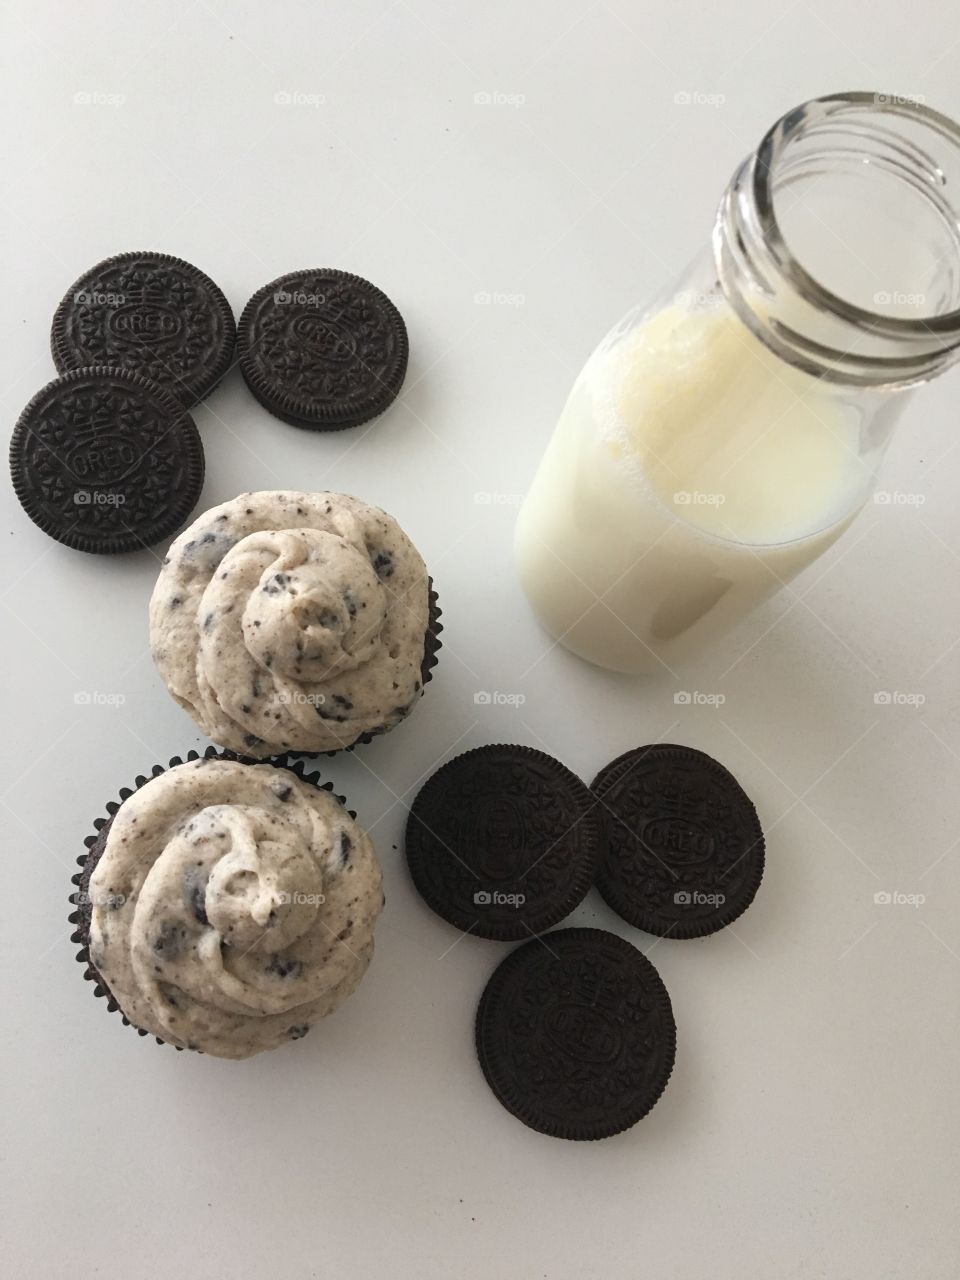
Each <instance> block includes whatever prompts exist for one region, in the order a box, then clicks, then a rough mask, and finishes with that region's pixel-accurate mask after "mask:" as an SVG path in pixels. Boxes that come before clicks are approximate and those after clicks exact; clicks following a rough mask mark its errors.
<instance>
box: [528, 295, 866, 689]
mask: <svg viewBox="0 0 960 1280" xmlns="http://www.w3.org/2000/svg"><path fill="white" fill-rule="evenodd" d="M858 431H859V414H858V412H857V410H856V409H855V408H854V407H853V406H852V405H850V404H844V403H842V402H841V401H840V400H839V399H838V397H837V389H836V388H835V387H833V388H831V387H828V386H827V385H825V384H823V383H820V382H818V381H817V380H816V379H814V378H811V377H809V376H808V375H806V374H803V373H801V372H799V371H797V370H794V369H792V368H790V367H789V366H787V365H785V364H784V363H783V362H782V361H780V360H778V359H777V358H776V357H775V356H773V355H772V354H771V353H770V352H768V351H767V349H766V347H764V346H763V344H762V343H760V342H759V341H758V340H757V339H756V338H754V337H753V335H752V334H750V332H749V331H748V330H747V329H746V328H745V327H744V326H743V325H742V324H741V323H740V321H739V320H738V319H737V318H736V316H735V315H734V314H733V313H732V312H731V311H729V310H728V309H727V308H726V307H725V306H719V307H717V306H711V307H703V308H701V309H695V310H692V309H690V308H688V307H686V306H680V305H671V306H669V307H667V308H666V309H665V310H663V311H660V312H659V313H657V314H655V315H654V316H653V317H652V318H651V319H649V320H647V321H646V322H645V323H643V324H642V325H641V326H640V327H639V328H637V329H633V330H631V331H630V332H628V333H627V334H626V336H625V337H623V338H620V339H618V340H617V341H616V342H615V343H614V344H613V345H609V344H604V345H603V346H601V348H599V349H598V350H597V351H596V352H595V353H594V355H593V356H592V357H591V358H590V360H589V361H588V362H587V364H586V366H585V367H584V369H583V371H582V372H581V374H580V377H579V378H578V380H577V382H576V384H575V385H574V388H573V390H572V391H571V393H570V398H569V400H568V401H567V405H566V407H565V409H564V411H563V414H562V415H561V418H560V421H559V423H558V424H557V427H556V430H555V432H554V435H553V438H552V440H551V441H550V444H549V445H548V447H547V450H546V453H545V454H544V456H543V460H542V461H541V464H540V469H539V471H538V472H537V475H536V477H535V478H534V481H533V484H532V486H531V489H530V492H529V493H528V495H527V497H526V500H525V502H524V505H523V508H522V510H521V512H520V516H519V520H518V524H517V535H516V550H517V559H518V567H519V572H520V577H521V581H522V583H523V587H524V589H525V591H526V593H527V595H528V597H529V599H530V601H531V603H532V605H533V607H534V609H535V610H536V612H537V614H538V616H539V618H540V620H541V621H542V622H543V624H544V626H545V627H546V628H547V630H548V631H550V632H551V634H552V635H553V636H555V637H556V638H557V639H558V640H560V641H562V643H563V644H564V645H566V646H567V648H569V649H571V650H572V651H573V652H574V653H577V654H579V655H580V656H581V657H584V658H587V659H589V660H590V661H591V662H595V663H597V664H599V665H600V666H604V667H609V668H611V669H613V670H615V671H627V672H643V671H662V670H664V669H665V668H667V669H670V670H672V669H673V668H674V667H675V666H676V664H677V663H679V662H681V661H682V660H683V659H684V658H685V657H686V656H687V655H688V654H690V653H692V652H693V651H695V650H698V649H703V648H705V647H706V646H707V645H708V644H709V642H710V640H711V639H712V638H713V637H715V636H717V635H719V634H720V633H721V632H722V631H724V630H726V629H727V628H728V627H730V626H732V625H733V624H734V623H736V622H737V621H738V620H739V619H741V618H742V617H744V615H745V614H747V613H749V612H750V610H751V609H753V608H755V607H756V605H757V604H759V603H760V602H762V601H763V600H764V599H766V598H767V597H768V596H770V595H772V594H773V593H774V592H775V591H776V590H777V589H778V588H779V587H780V586H782V585H783V584H784V583H785V582H787V581H789V579H790V578H792V577H794V575H795V574H797V573H799V572H800V570H801V569H803V568H805V567H806V566H807V565H808V564H810V562H811V561H812V560H815V559H816V557H817V556H818V555H820V554H821V552H823V551H824V550H826V548H827V547H828V546H829V545H830V544H831V543H832V542H833V541H834V540H835V539H836V538H837V537H839V535H840V534H841V533H842V532H843V530H844V529H845V528H846V527H847V525H848V524H849V523H850V521H851V520H852V519H853V516H854V515H855V514H856V512H857V511H858V510H859V508H860V506H861V505H862V504H863V502H864V500H865V499H866V497H867V494H868V492H869V489H870V484H871V475H870V474H869V472H868V468H867V464H866V463H865V462H864V461H863V459H862V458H861V457H860V455H859V446H858Z"/></svg>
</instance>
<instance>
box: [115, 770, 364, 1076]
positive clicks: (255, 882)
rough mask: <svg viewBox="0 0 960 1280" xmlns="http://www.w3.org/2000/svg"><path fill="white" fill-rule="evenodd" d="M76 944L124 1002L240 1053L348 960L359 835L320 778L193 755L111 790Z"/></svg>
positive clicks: (174, 1038) (357, 937) (306, 1018)
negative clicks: (86, 945) (117, 802)
mask: <svg viewBox="0 0 960 1280" xmlns="http://www.w3.org/2000/svg"><path fill="white" fill-rule="evenodd" d="M90 895H91V902H92V904H93V906H92V913H91V925H90V959H91V961H92V963H93V965H94V967H95V968H96V969H97V970H98V972H99V973H100V974H101V976H102V977H103V979H104V981H105V982H106V984H107V986H108V987H109V988H110V991H111V993H112V994H113V996H114V998H115V999H116V1001H117V1003H118V1004H119V1005H120V1007H121V1009H122V1010H123V1012H124V1013H125V1014H126V1016H127V1017H128V1018H129V1019H130V1021H131V1022H133V1023H134V1024H135V1025H136V1026H138V1027H141V1028H143V1029H144V1030H146V1031H149V1032H151V1033H153V1034H154V1035H158V1036H160V1038H161V1039H163V1040H166V1041H168V1042H170V1043H172V1044H176V1045H180V1046H183V1047H188V1048H193V1049H199V1050H202V1051H203V1052H205V1053H210V1054H215V1055H217V1056H219V1057H225V1058H245V1057H249V1056H250V1055H251V1054H254V1053H259V1052H260V1051H261V1050H264V1049H272V1048H275V1047H276V1046H277V1045H280V1044H283V1043H284V1042H285V1041H287V1040H289V1039H291V1038H292V1039H297V1038H299V1036H301V1035H303V1034H304V1033H305V1032H306V1030H307V1029H308V1028H309V1026H310V1025H311V1023H313V1022H315V1021H316V1020H317V1019H318V1018H321V1017H323V1016H325V1015H326V1014H328V1013H330V1012H332V1010H333V1009H335V1008H336V1007H337V1005H339V1004H340V1003H341V1002H342V1000H344V999H345V998H346V996H347V995H349V994H350V992H351V991H352V990H353V988H354V987H355V986H356V984H357V983H358V982H359V980H360V978H361V977H362V976H363V973H364V971H365V970H366V967H367V964H368V963H369V960H370V956H371V954H372V951H373V929H374V925H375V923H376V920H377V916H378V915H379V913H380V910H381V907H382V904H383V890H382V884H381V878H380V869H379V866H378V864H377V860H376V855H375V854H374V851H373V846H372V844H371V842H370V840H369V838H368V837H367V836H366V834H365V833H364V832H363V831H362V829H361V828H360V827H359V826H358V825H357V823H356V822H355V821H354V820H353V819H352V818H351V817H350V815H349V814H348V813H347V811H346V810H345V809H344V808H343V806H342V805H341V804H340V803H339V802H338V801H337V800H336V799H335V797H334V796H333V795H331V793H330V792H329V791H324V790H318V789H317V788H316V787H314V786H311V785H310V784H308V783H304V782H301V781H300V779H299V778H297V777H296V776H295V775H293V774H291V773H289V772H288V771H285V770H278V769H275V768H273V766H271V765H245V764H241V763H239V762H236V761H221V760H196V761H192V762H191V763H189V764H183V765H178V766H176V767H175V768H172V769H170V770H168V771H167V772H166V773H163V774H160V775H159V776H158V777H156V778H154V779H152V780H151V781H150V782H148V783H147V784H146V785H145V786H143V787H142V788H141V789H140V790H139V791H137V792H135V793H134V794H133V795H132V796H130V797H129V798H128V799H127V800H126V801H124V803H123V804H122V805H121V807H120V809H119V810H118V812H117V814H116V816H115V817H114V819H113V821H112V823H111V826H110V829H109V831H108V833H107V837H106V842H105V845H104V848H103V851H102V853H101V855H100V860H99V862H98V863H97V866H96V869H95V870H94V872H93V875H92V876H91V879H90Z"/></svg>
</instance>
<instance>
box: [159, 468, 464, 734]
mask: <svg viewBox="0 0 960 1280" xmlns="http://www.w3.org/2000/svg"><path fill="white" fill-rule="evenodd" d="M435 601H436V597H435V595H434V593H433V592H432V590H431V582H430V578H429V576H428V574H427V568H426V565H425V564H424V562H423V559H422V558H421V556H420V553H419V552H418V551H417V549H416V547H415V546H414V545H413V543H412V542H411V541H410V539H409V538H408V537H407V535H406V534H405V533H404V532H403V530H402V529H401V528H400V526H399V525H398V524H397V522H396V521H395V520H394V519H393V518H392V517H391V516H389V515H387V514H386V512H384V511H381V510H379V508H377V507H371V506H368V505H367V504H366V503H365V502H361V501H360V499H359V498H352V497H348V496H347V495H345V494H338V493H298V492H286V491H285V492H263V493H245V494H241V495H240V496H239V497H238V498H234V499H233V500H232V501H230V502H225V503H223V504H221V505H220V506H219V507H214V508H212V510H210V511H207V512H206V513H205V514H204V515H202V516H200V517H199V519H197V520H196V521H194V523H193V524H192V525H191V526H190V527H189V528H188V529H187V530H186V531H185V532H184V533H182V534H181V535H180V536H179V537H178V538H177V539H176V541H175V542H174V543H173V545H172V546H171V548H170V552H169V554H168V556H167V558H166V560H165V561H164V564H163V569H162V570H161V573H160V577H159V579H158V581H157V585H156V588H155V589H154V592H153V598H152V599H151V601H150V642H151V648H152V650H153V657H154V661H155V662H156V665H157V667H158V669H159V671H160V674H161V675H162V676H163V679H164V680H165V682H166V684H167V687H168V689H169V690H170V692H171V693H172V694H173V696H174V697H175V698H176V700H177V701H178V702H179V703H180V705H181V706H182V707H184V708H185V710H187V711H188V712H189V713H190V714H191V715H192V716H193V718H194V720H195V721H196V722H197V724H198V725H199V726H200V727H201V729H203V731H204V732H205V733H206V734H207V735H208V736H209V737H210V738H211V739H212V740H213V741H214V742H216V743H219V744H220V745H221V746H224V747H228V748H230V749H231V750H233V751H236V752H238V753H239V754H241V755H245V756H252V757H255V758H257V759H263V758H266V757H269V756H273V755H276V754H278V753H282V752H286V751H302V752H307V753H317V752H323V751H337V750H341V749H343V748H345V747H350V746H353V745H354V743H356V742H360V741H367V740H369V738H370V737H371V736H373V735H374V734H378V733H383V732H385V731H386V730H388V729H392V728H393V727H394V726H395V725H397V724H399V723H400V721H401V720H402V719H403V718H404V717H405V716H407V715H408V714H409V713H410V711H411V710H412V709H413V707H414V706H415V705H416V702H417V700H418V699H419V697H420V695H421V693H422V692H423V685H424V682H425V681H426V680H427V679H429V673H430V669H431V667H432V666H433V665H434V664H435V662H436V658H435V653H436V650H437V648H438V647H439V641H438V640H437V638H436V637H437V632H438V631H439V630H440V629H441V628H440V626H439V623H438V617H439V611H438V610H437V608H436V603H435Z"/></svg>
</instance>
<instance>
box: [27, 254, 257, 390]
mask: <svg viewBox="0 0 960 1280" xmlns="http://www.w3.org/2000/svg"><path fill="white" fill-rule="evenodd" d="M236 336H237V333H236V322H235V321H234V318H233V311H232V310H231V307H230V304H229V302H227V300H226V298H225V297H224V295H223V292H222V291H221V290H220V289H219V288H218V286H217V285H216V284H214V282H213V281H212V280H211V279H210V277H209V276H208V275H205V274H204V273H203V272H202V271H200V270H199V269H198V268H197V267H194V266H191V264H190V263H189V262H184V261H183V259H182V258H175V257H172V256H171V255H170V254H167V253H151V252H149V251H144V250H138V251H136V252H133V253H120V254H117V255H116V256H114V257H112V258H107V259H105V261H103V262H98V263H97V265H96V266H95V267H91V268H90V269H89V270H88V271H85V272H84V273H83V275H82V276H80V278H79V279H78V280H75V281H74V282H73V284H72V285H71V286H70V288H69V289H68V290H67V292H66V294H65V295H64V297H63V300H62V301H61V303H60V305H59V306H58V307H57V310H56V313H55V315H54V317H53V327H52V330H51V334H50V346H51V349H52V351H53V360H54V364H55V365H56V366H57V370H58V371H59V372H60V373H67V372H69V371H70V370H72V369H86V368H92V367H93V366H101V367H108V368H111V369H126V370H128V371H129V372H131V373H138V374H140V375H141V377H144V378H150V379H151V380H152V381H153V382H158V383H159V384H160V385H161V386H162V387H166V389H167V390H168V391H170V392H171V394H173V395H174V396H175V397H176V398H177V399H178V400H179V401H181V403H182V404H184V405H185V406H186V407H187V408H188V409H190V408H192V407H193V406H194V405H195V404H197V403H198V401H200V400H203V399H204V398H205V397H206V396H208V395H209V394H210V392H211V391H212V390H213V389H214V387H215V386H216V385H217V384H218V383H219V381H220V379H221V378H222V377H223V375H224V374H225V373H226V372H227V370H228V369H229V368H230V364H231V361H232V360H233V353H234V348H235V345H236Z"/></svg>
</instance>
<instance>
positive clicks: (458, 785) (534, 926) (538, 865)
mask: <svg viewBox="0 0 960 1280" xmlns="http://www.w3.org/2000/svg"><path fill="white" fill-rule="evenodd" d="M601 831H602V827H601V823H600V819H599V818H598V816H597V813H596V806H595V804H594V801H593V797H592V796H591V794H590V791H589V789H588V788H587V787H586V786H585V785H584V783H583V782H581V780H580V779H579V778H578V777H577V776H576V774H574V773H571V772H570V770H569V769H567V768H565V766H564V765H562V764H561V763H560V762H559V761H558V760H554V759H553V758H552V756H548V755H545V754H544V753H543V752H542V751H535V750H534V749H533V748H531V747H516V746H489V747H478V748H477V749H476V750H475V751H467V752H466V753H465V754H463V755H460V756H457V757H456V758H455V759H454V760H451V761H450V762H449V763H448V764H445V765H444V766H443V767H442V768H441V769H439V770H438V771H437V772H436V773H435V774H434V775H433V777H432V778H430V780H429V781H428V782H427V783H426V784H425V785H424V786H423V788H422V789H421V791H420V793H419V794H418V796H417V798H416V800H415V801H414V802H413V806H412V808H411V810H410V816H409V818H408V820H407V829H406V856H407V863H408V865H409V867H410V874H411V875H412V876H413V882H414V884H415V885H416V887H417V890H418V892H419V893H420V895H421V897H422V898H423V899H424V901H425V902H426V903H427V905H428V906H429V907H431V908H432V909H433V910H434V911H435V912H436V913H437V915H440V916H442V917H443V918H444V920H448V921H449V922H450V923H451V924H453V925H456V927H457V928H458V929H462V930H464V931H465V932H469V933H474V934H476V935H477V936H478V937H481V938H493V939H496V940H498V941H501V942H516V941H518V940H521V939H525V938H529V937H530V935H531V934H538V933H543V932H544V930H546V929H550V928H552V927H553V926H554V925H555V924H558V923H559V922H560V921H561V920H562V919H563V918H564V917H565V916H567V915H569V914H570V912H571V911H572V910H573V909H574V907H576V906H577V905H578V904H579V903H580V902H581V901H582V899H583V898H584V896H585V895H586V893H587V890H588V889H589V887H590V884H591V882H592V881H593V877H594V875H595V872H596V868H597V862H598V858H599V854H600V842H601Z"/></svg>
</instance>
